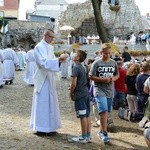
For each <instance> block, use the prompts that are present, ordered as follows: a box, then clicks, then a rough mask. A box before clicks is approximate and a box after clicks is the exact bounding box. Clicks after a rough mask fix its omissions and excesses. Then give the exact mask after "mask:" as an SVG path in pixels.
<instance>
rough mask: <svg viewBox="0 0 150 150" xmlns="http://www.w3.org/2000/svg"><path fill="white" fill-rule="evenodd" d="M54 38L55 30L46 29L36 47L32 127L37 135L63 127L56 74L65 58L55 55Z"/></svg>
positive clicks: (49, 133) (48, 133) (47, 133)
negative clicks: (52, 43)
mask: <svg viewBox="0 0 150 150" xmlns="http://www.w3.org/2000/svg"><path fill="white" fill-rule="evenodd" d="M53 38H54V32H53V31H52V30H46V31H45V32H44V35H43V39H42V40H41V42H40V43H38V44H37V45H36V46H35V49H34V56H35V61H36V64H37V71H36V73H35V76H34V92H33V101H32V111H31V119H30V127H31V128H32V129H33V130H34V131H35V132H36V134H37V135H53V134H55V133H56V130H57V129H59V128H61V118H60V110H59V102H58V96H57V92H56V84H55V80H54V76H55V72H58V71H59V62H61V61H63V60H64V58H61V57H59V58H56V57H55V55H54V51H53V46H52V45H50V43H51V42H52V40H53Z"/></svg>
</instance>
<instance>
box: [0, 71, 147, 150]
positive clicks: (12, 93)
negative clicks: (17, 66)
mask: <svg viewBox="0 0 150 150" xmlns="http://www.w3.org/2000/svg"><path fill="white" fill-rule="evenodd" d="M23 75H24V72H23V71H18V72H16V79H15V81H14V83H13V84H12V85H4V88H3V89H0V150H66V149H69V150H126V149H127V150H148V149H147V146H146V144H145V141H144V138H143V131H142V130H141V129H139V128H138V125H137V123H131V122H128V121H124V120H120V119H119V118H118V117H117V111H113V113H112V115H113V119H114V123H115V129H114V132H111V133H109V136H110V138H111V142H110V143H109V144H107V145H105V144H103V142H102V141H101V140H100V139H99V138H98V137H97V135H96V133H97V131H98V128H97V127H94V126H95V123H94V121H93V120H94V119H93V115H91V118H92V122H91V123H92V137H93V138H92V141H93V142H92V143H90V144H80V143H71V142H69V141H68V140H69V139H70V138H71V137H72V136H76V135H80V126H79V120H78V119H77V118H76V117H75V113H74V108H73V102H72V101H70V99H69V93H68V92H69V90H68V86H69V85H70V81H71V79H70V78H69V79H67V80H63V79H60V75H59V74H58V75H57V76H56V83H57V91H58V95H59V101H60V110H61V119H62V125H63V127H62V129H60V130H58V132H59V134H58V135H56V136H52V137H48V136H45V137H38V136H36V135H34V134H33V131H32V130H30V128H29V119H30V112H31V103H32V92H33V87H29V86H28V85H26V84H25V83H24V82H23Z"/></svg>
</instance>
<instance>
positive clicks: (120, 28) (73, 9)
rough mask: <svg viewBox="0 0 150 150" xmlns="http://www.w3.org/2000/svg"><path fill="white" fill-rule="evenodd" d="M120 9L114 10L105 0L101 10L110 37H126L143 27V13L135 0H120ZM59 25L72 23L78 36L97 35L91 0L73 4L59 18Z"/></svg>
mask: <svg viewBox="0 0 150 150" xmlns="http://www.w3.org/2000/svg"><path fill="white" fill-rule="evenodd" d="M119 4H120V6H121V7H120V10H119V11H112V10H110V8H109V4H108V0H103V2H102V6H101V12H102V17H103V22H104V26H105V28H106V31H107V33H108V37H109V38H110V39H112V37H113V36H118V37H120V38H125V37H126V36H127V35H128V34H129V33H131V32H134V33H137V32H139V31H140V30H142V29H143V25H142V20H141V15H140V11H139V8H138V6H137V5H136V4H135V3H134V0H119ZM58 24H59V26H63V25H70V26H72V27H74V28H75V31H74V32H73V33H72V34H75V35H76V36H79V35H81V36H87V35H92V34H95V35H97V30H96V25H95V18H94V13H93V7H92V4H91V1H90V0H88V1H86V2H85V3H82V4H71V5H69V6H68V9H67V11H65V12H63V13H62V14H61V16H60V19H59V20H58Z"/></svg>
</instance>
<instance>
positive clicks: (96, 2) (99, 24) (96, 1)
mask: <svg viewBox="0 0 150 150" xmlns="http://www.w3.org/2000/svg"><path fill="white" fill-rule="evenodd" d="M91 2H92V6H93V10H94V16H95V22H96V28H97V32H98V34H99V36H100V38H101V40H102V43H105V42H108V37H107V33H106V30H105V28H104V24H103V18H102V14H101V4H102V0H91Z"/></svg>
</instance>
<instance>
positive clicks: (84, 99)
mask: <svg viewBox="0 0 150 150" xmlns="http://www.w3.org/2000/svg"><path fill="white" fill-rule="evenodd" d="M86 55H87V54H86V53H85V52H84V51H81V50H78V52H77V55H76V56H75V57H74V61H75V66H74V67H73V72H72V84H71V89H70V97H71V99H72V100H73V101H74V102H75V104H74V105H75V111H76V114H77V117H78V118H80V121H81V130H82V136H81V137H73V138H72V140H73V141H76V142H80V143H87V142H90V141H91V121H90V117H89V115H90V100H89V91H88V86H87V75H86V71H85V69H84V67H83V66H82V64H81V63H82V62H83V61H84V60H85V59H86Z"/></svg>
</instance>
